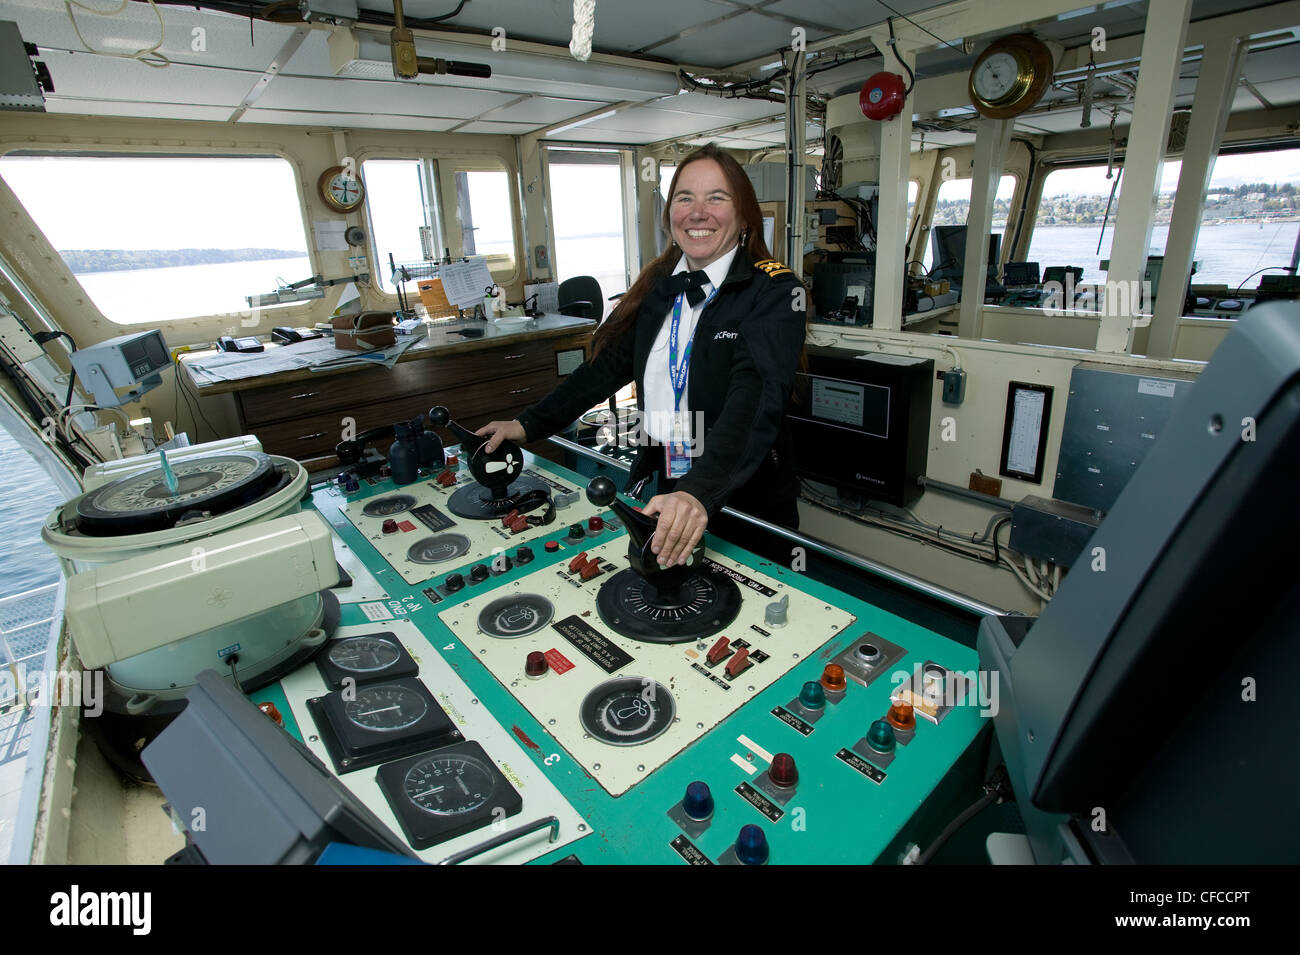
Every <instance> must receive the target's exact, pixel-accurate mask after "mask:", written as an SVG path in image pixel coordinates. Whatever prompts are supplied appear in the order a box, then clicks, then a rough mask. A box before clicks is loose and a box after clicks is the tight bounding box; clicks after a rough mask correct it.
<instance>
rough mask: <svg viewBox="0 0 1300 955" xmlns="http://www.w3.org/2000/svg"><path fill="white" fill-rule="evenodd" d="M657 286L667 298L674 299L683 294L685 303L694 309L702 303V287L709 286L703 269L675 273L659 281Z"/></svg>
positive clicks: (706, 274) (707, 277)
mask: <svg viewBox="0 0 1300 955" xmlns="http://www.w3.org/2000/svg"><path fill="white" fill-rule="evenodd" d="M659 284H660V287H661V289H662V291H663V293H664V295H665V296H666V297H667V298H676V297H677V296H678V295H681V294H682V293H683V292H685V293H686V301H688V302H690V303H691V307H692V308H694V307H695V306H696V305H699V304H700V303H701V302H703V301H704V286H706V285H708V284H709V276H708V273H706V272H705V271H704V270H703V269H696V270H695V271H694V272H676V273H674V274H673V275H670V276H668V278H666V279H660V282H659Z"/></svg>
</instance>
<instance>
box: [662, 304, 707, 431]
mask: <svg viewBox="0 0 1300 955" xmlns="http://www.w3.org/2000/svg"><path fill="white" fill-rule="evenodd" d="M717 294H718V290H717V289H716V288H714V290H713V291H712V292H710V293H709V297H708V298H706V299H705V300H704V305H703V306H701V308H700V311H701V312H703V311H704V309H706V308H708V307H709V303H710V302H712V301H713V297H714V296H715V295H717ZM685 297H686V296H685V293H682V294H679V295H678V296H677V300H676V301H674V302H673V323H672V325H671V326H669V329H668V381H669V383H670V384H671V385H672V387H673V410H674V411H680V410H681V407H682V395H684V394H686V374H687V371H688V370H689V368H690V365H691V345H693V344H695V336H694V335H692V336H691V340H690V341H689V342H687V343H686V351H685V352H684V353H683V354H682V363H681V364H680V365H678V364H677V331H678V329H679V328H680V327H681V321H682V299H684V298H685Z"/></svg>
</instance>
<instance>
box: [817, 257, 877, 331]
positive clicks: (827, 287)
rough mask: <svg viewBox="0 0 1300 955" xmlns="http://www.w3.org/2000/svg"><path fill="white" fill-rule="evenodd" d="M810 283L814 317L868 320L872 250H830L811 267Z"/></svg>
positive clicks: (872, 285)
mask: <svg viewBox="0 0 1300 955" xmlns="http://www.w3.org/2000/svg"><path fill="white" fill-rule="evenodd" d="M812 283H813V307H814V309H815V310H816V312H817V317H818V318H820V319H823V320H826V321H838V322H843V323H845V324H849V325H870V324H871V322H872V315H873V312H872V304H871V303H872V297H873V295H874V293H875V287H876V253H875V252H851V253H848V252H832V253H830V255H829V256H828V257H827V260H826V261H825V262H821V263H818V265H817V266H816V267H815V268H814V269H813V272H812ZM850 299H851V300H852V304H849V302H850Z"/></svg>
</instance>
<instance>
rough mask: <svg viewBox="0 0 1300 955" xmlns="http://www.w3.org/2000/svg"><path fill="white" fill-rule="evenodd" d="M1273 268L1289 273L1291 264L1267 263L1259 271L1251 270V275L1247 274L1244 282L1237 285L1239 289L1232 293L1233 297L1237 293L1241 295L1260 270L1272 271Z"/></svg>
mask: <svg viewBox="0 0 1300 955" xmlns="http://www.w3.org/2000/svg"><path fill="white" fill-rule="evenodd" d="M1273 269H1278V270H1280V271H1282V272H1288V273H1289V272H1290V271H1291V266H1289V265H1266V266H1264V267H1263V268H1262V269H1260V270H1259V272H1251V273H1250V274H1249V275H1247V276H1246V278H1245V279H1243V280H1242V283H1241V284H1240V285H1238V286H1237V291H1236V292H1233V293H1232V294H1233V297H1236V296H1237V295H1239V294H1240V293H1241V290H1242V289H1244V288H1245V287H1246V283H1247V282H1249V281H1250V280H1251V279H1253V278H1254V277H1255V276H1256V275H1259V273H1260V272H1271V271H1272V270H1273Z"/></svg>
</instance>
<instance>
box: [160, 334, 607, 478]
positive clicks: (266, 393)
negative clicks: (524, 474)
mask: <svg viewBox="0 0 1300 955" xmlns="http://www.w3.org/2000/svg"><path fill="white" fill-rule="evenodd" d="M471 325H472V326H473V327H479V328H483V329H484V332H485V334H484V336H483V337H482V338H464V337H462V336H460V335H456V334H454V332H455V331H456V330H457V329H460V328H466V327H470V326H471ZM595 328H596V323H595V322H591V321H588V320H586V319H580V318H570V317H568V316H563V315H546V316H543V317H541V318H538V319H535V320H533V321H530V322H528V323H526V324H523V325H516V326H509V327H501V328H498V327H496V326H493V325H491V324H490V323H484V322H475V323H470V322H465V321H456V320H448V321H444V322H438V323H435V324H433V325H432V326H431V327H430V331H429V334H428V336H427V337H426V338H425V339H424V340H422V341H420V342H417V343H416V344H415V345H412V346H411V347H410V348H408V349H407V350H406V352H405V353H404V354H403V355H402V357H401V358H400V359H399V360H398V362H397V364H396V365H394V366H393V367H392V368H391V369H389V368H357V367H355V366H354V367H351V368H342V369H333V370H325V371H315V372H314V371H310V370H308V369H294V370H292V371H284V372H279V373H275V374H269V375H261V376H257V377H252V378H241V379H238V380H235V381H211V380H209V379H208V378H207V377H206V376H205V375H204V374H203V373H202V372H201V371H196V370H193V369H191V368H189V366H188V364H187V362H186V359H187V358H191V357H193V358H198V357H199V356H198V355H194V356H190V355H185V356H182V358H181V367H182V368H184V369H185V373H186V376H187V377H188V378H189V380H190V383H191V385H192V387H193V389H194V391H195V392H196V393H197V394H198V395H199V396H200V397H204V396H207V395H221V394H233V395H234V397H235V406H236V409H237V412H238V415H239V429H240V433H241V434H255V435H257V437H258V439H259V440H260V441H261V442H262V448H263V450H265V451H266V452H267V453H268V454H279V455H282V456H284V457H290V458H295V459H297V460H300V461H312V462H313V463H316V461H317V459H320V460H319V466H320V467H328V466H330V465H331V463H336V462H334V461H333V453H332V452H333V449H334V445H336V444H338V443H339V442H340V441H342V440H343V435H344V430H345V429H348V428H350V429H351V430H352V432H353V433H355V434H360V433H361V432H363V431H366V430H368V429H370V428H375V427H379V426H381V425H386V424H391V423H393V422H395V421H403V420H408V419H410V418H414V417H415V416H416V415H418V414H427V413H428V411H429V409H430V408H431V407H433V406H435V405H445V406H446V407H447V409H448V410H449V411H451V414H452V417H453V418H455V419H456V420H457V421H459V422H460V423H461V424H463V425H465V426H466V427H467V428H471V429H473V428H478V427H479V426H480V425H483V424H486V423H487V422H489V421H493V420H508V419H510V418H515V417H518V416H519V414H520V412H522V411H523V410H524V409H526V408H528V407H530V406H532V405H533V404H534V403H536V402H537V401H538V400H539V399H540V398H542V397H543V396H544V395H546V394H547V393H549V392H550V391H551V390H552V389H553V388H555V387H556V386H557V385H558V384H559V383H560V382H561V381H562V380H563V378H564V375H563V374H561V373H560V369H561V367H563V368H564V369H565V374H567V372H568V370H570V369H571V368H573V367H576V366H577V365H578V364H579V363H580V362H582V361H585V360H586V359H587V357H589V355H590V353H591V336H592V332H593V331H594V330H595ZM388 443H391V442H383V441H381V442H379V444H380V446H381V447H380V450H381V452H386V451H387V444H388ZM528 449H529V450H530V451H532V452H533V453H535V454H540V455H543V456H545V457H549V458H554V457H555V456H556V455H557V454H558V452H557V451H556V450H555V448H554V446H553V445H550V444H549V443H547V442H545V441H541V442H535V443H534V444H531V445H528Z"/></svg>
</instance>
